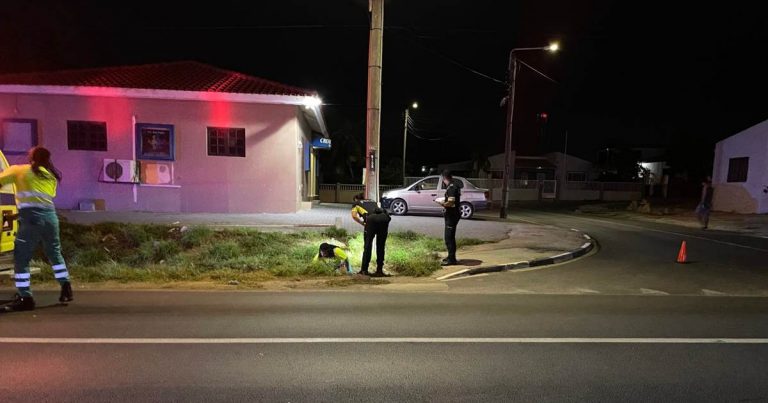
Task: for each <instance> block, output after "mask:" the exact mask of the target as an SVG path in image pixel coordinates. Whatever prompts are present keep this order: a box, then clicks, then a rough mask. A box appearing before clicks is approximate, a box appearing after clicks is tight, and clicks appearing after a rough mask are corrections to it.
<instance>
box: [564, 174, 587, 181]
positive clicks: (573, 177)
mask: <svg viewBox="0 0 768 403" xmlns="http://www.w3.org/2000/svg"><path fill="white" fill-rule="evenodd" d="M565 180H566V181H567V182H586V181H587V173H586V172H568V175H567V177H566V179H565Z"/></svg>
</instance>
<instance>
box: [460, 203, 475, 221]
mask: <svg viewBox="0 0 768 403" xmlns="http://www.w3.org/2000/svg"><path fill="white" fill-rule="evenodd" d="M459 211H460V212H461V218H462V219H464V220H466V219H468V218H472V215H474V214H475V208H474V207H472V204H470V203H467V202H463V203H461V204H459Z"/></svg>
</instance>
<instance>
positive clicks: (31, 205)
mask: <svg viewBox="0 0 768 403" xmlns="http://www.w3.org/2000/svg"><path fill="white" fill-rule="evenodd" d="M19 208H20V209H23V208H44V209H52V208H54V205H53V202H50V203H30V202H25V203H19Z"/></svg>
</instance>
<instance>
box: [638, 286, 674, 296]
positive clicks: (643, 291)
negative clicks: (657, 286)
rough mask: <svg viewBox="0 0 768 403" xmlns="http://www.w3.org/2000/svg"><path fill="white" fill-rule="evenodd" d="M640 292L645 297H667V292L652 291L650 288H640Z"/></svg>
mask: <svg viewBox="0 0 768 403" xmlns="http://www.w3.org/2000/svg"><path fill="white" fill-rule="evenodd" d="M640 292H642V293H643V294H645V295H669V293H668V292H664V291H659V290H654V289H651V288H641V289H640Z"/></svg>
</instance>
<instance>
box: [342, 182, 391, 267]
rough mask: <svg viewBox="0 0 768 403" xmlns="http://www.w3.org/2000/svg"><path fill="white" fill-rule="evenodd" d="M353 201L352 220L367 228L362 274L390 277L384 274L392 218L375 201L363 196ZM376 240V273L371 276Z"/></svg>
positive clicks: (364, 238) (364, 234)
mask: <svg viewBox="0 0 768 403" xmlns="http://www.w3.org/2000/svg"><path fill="white" fill-rule="evenodd" d="M353 200H354V202H355V203H354V205H353V206H352V219H354V220H355V221H356V222H357V223H358V224H360V225H362V226H363V227H364V228H365V230H364V233H363V242H364V249H363V262H362V266H361V268H360V274H362V275H365V276H372V277H389V275H387V274H385V273H384V251H385V248H386V245H387V235H388V233H389V222H390V221H392V218H391V217H390V216H389V214H387V211H386V210H384V209H382V208H380V207H379V205H378V204H377V203H376V202H375V201H373V200H367V199H365V196H364V195H363V194H359V195H355V197H354V199H353ZM374 238H376V272H375V273H373V274H369V273H368V265H369V264H370V263H371V249H373V239H374Z"/></svg>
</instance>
